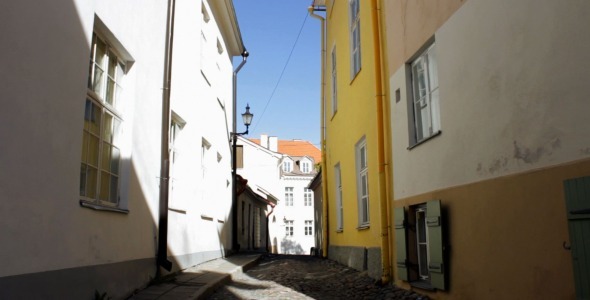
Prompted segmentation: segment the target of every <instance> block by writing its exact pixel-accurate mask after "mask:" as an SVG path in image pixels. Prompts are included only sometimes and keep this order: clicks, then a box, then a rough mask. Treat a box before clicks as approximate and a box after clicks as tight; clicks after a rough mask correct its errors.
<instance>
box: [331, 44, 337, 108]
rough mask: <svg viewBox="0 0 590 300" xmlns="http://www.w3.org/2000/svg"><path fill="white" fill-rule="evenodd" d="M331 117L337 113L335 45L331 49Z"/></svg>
mask: <svg viewBox="0 0 590 300" xmlns="http://www.w3.org/2000/svg"><path fill="white" fill-rule="evenodd" d="M331 59H332V116H333V115H335V114H336V112H337V111H338V73H337V72H336V70H337V69H336V62H337V60H336V45H334V47H332V57H331Z"/></svg>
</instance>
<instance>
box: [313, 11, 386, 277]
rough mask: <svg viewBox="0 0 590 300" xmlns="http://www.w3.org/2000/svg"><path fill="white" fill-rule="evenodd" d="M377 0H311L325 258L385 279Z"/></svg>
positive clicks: (382, 118)
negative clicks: (317, 60)
mask: <svg viewBox="0 0 590 300" xmlns="http://www.w3.org/2000/svg"><path fill="white" fill-rule="evenodd" d="M378 2H379V1H359V0H351V1H314V6H313V7H312V8H311V12H312V15H316V18H317V17H318V16H317V15H318V14H320V15H321V16H319V18H320V19H322V21H321V24H325V29H324V28H322V30H325V41H322V48H323V49H322V50H323V51H322V53H324V54H325V55H324V57H323V68H322V69H323V74H322V76H323V77H324V78H323V82H324V83H325V85H324V86H323V88H322V90H323V95H322V112H323V115H322V118H323V123H325V126H322V127H325V132H323V133H322V136H323V143H324V147H325V148H324V149H323V151H324V152H325V163H324V164H323V165H322V173H326V176H325V178H327V180H323V181H322V184H323V188H324V189H325V192H324V195H326V197H325V198H324V199H323V201H324V203H325V204H324V209H325V210H326V211H327V220H325V222H323V224H324V226H325V228H326V230H324V232H323V234H324V235H325V242H326V243H325V244H326V245H325V247H324V255H327V256H328V257H329V258H330V259H334V260H336V261H338V262H340V263H343V264H346V265H348V266H351V267H354V268H355V269H358V270H368V274H369V275H370V276H371V277H373V278H381V277H382V276H384V277H385V278H383V279H384V280H385V281H387V280H388V277H389V267H388V265H389V262H388V259H389V254H388V253H389V249H388V247H389V241H388V240H389V229H388V222H389V220H388V218H387V203H388V199H389V196H388V191H387V188H388V185H387V182H388V179H387V178H388V177H387V176H388V175H387V172H388V169H389V168H390V164H388V163H387V160H388V159H389V157H390V156H389V155H385V153H386V152H388V146H387V145H388V140H387V139H386V138H387V136H386V134H385V132H386V131H388V128H389V126H385V124H387V120H386V119H385V117H386V116H387V114H386V113H385V112H386V110H385V109H384V105H385V104H386V101H385V97H384V95H385V94H386V93H387V90H386V88H387V86H386V84H384V83H386V82H385V80H384V77H383V72H384V68H385V67H384V66H382V63H381V60H382V54H381V52H382V48H383V44H382V43H381V37H380V35H381V33H380V29H379V28H380V26H379V19H378V18H379V16H378V15H377V14H376V13H375V11H376V10H377V7H376V6H377V4H378Z"/></svg>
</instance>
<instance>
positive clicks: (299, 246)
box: [275, 176, 315, 254]
mask: <svg viewBox="0 0 590 300" xmlns="http://www.w3.org/2000/svg"><path fill="white" fill-rule="evenodd" d="M311 180H313V176H282V177H281V193H280V194H279V195H280V196H279V197H280V198H279V199H281V201H280V202H279V205H278V206H277V209H276V216H277V221H276V224H275V226H276V227H277V233H278V234H277V235H276V237H277V240H278V249H279V253H284V254H309V250H310V249H311V247H314V246H315V239H314V237H315V231H314V225H313V224H314V209H313V203H314V195H313V191H311V205H310V206H305V205H304V197H303V193H304V188H306V187H307V186H308V185H309V183H310V182H311ZM285 187H292V188H293V206H286V205H285ZM285 219H286V220H293V236H285V222H284V220H285ZM306 220H309V221H311V225H310V226H311V233H312V234H311V235H305V221H306ZM299 251H302V252H301V253H299Z"/></svg>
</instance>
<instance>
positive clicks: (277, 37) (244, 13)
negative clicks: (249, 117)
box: [234, 0, 321, 147]
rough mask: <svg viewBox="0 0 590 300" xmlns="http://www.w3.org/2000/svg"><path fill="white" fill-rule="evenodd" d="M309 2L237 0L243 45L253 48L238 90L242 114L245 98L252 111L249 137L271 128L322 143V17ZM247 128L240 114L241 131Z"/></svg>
mask: <svg viewBox="0 0 590 300" xmlns="http://www.w3.org/2000/svg"><path fill="white" fill-rule="evenodd" d="M310 4H311V0H234V7H235V10H236V15H237V17H238V22H239V26H240V30H241V32H242V38H243V40H244V45H245V46H246V48H247V49H248V52H250V56H249V57H248V61H247V63H246V64H245V65H244V67H243V68H242V69H241V70H240V72H239V73H238V91H237V95H238V99H237V101H238V103H237V112H238V114H241V113H243V112H244V111H245V107H246V103H249V104H250V111H251V112H252V113H253V114H254V119H253V121H252V125H251V126H250V134H249V135H248V136H247V137H249V138H259V137H260V134H268V135H273V136H278V137H279V139H281V140H283V139H302V140H307V141H310V142H312V143H313V144H316V146H318V147H319V142H320V71H321V70H320V50H321V49H320V21H319V20H317V19H314V18H312V17H310V16H308V13H307V7H308V6H309V5H310ZM306 15H307V17H306ZM304 20H305V24H304ZM303 24H304V25H303ZM302 25H303V29H302V31H301V35H300V37H299V40H298V42H297V44H296V45H295V48H294V49H293V45H294V43H295V40H296V39H297V35H298V34H299V31H300V30H301V28H302ZM292 49H293V53H292V55H291V59H290V61H289V64H288V65H287V68H286V69H285V71H284V74H283V76H282V79H281V80H280V82H279V85H278V87H277V89H276V91H275V93H274V95H273V96H272V99H270V102H269V103H268V106H267V108H266V111H265V112H264V115H263V111H264V107H265V106H266V104H267V102H268V100H269V98H271V95H272V92H273V89H274V88H275V86H276V84H277V81H278V80H279V77H280V75H281V72H282V70H283V68H284V67H285V63H286V62H287V59H288V57H289V53H290V52H291V50H292ZM239 61H241V57H238V58H237V59H235V60H234V66H237V65H238V64H239ZM244 129H245V127H244V126H243V124H242V122H241V118H240V115H238V131H243V130H244Z"/></svg>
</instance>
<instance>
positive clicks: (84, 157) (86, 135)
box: [82, 131, 90, 162]
mask: <svg viewBox="0 0 590 300" xmlns="http://www.w3.org/2000/svg"><path fill="white" fill-rule="evenodd" d="M89 141H90V134H89V133H88V132H86V131H84V133H82V162H87V161H88V143H89Z"/></svg>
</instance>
